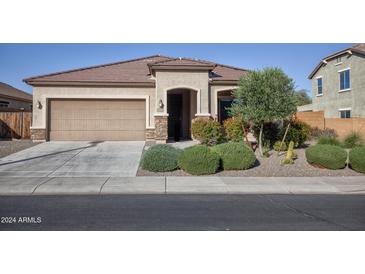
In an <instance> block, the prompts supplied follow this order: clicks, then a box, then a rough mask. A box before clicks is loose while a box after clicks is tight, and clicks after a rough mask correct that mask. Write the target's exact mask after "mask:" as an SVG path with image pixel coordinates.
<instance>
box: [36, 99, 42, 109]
mask: <svg viewBox="0 0 365 274" xmlns="http://www.w3.org/2000/svg"><path fill="white" fill-rule="evenodd" d="M37 108H38V109H41V108H42V104H41V102H39V101H37Z"/></svg>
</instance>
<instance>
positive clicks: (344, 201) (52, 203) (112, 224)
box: [0, 194, 365, 231]
mask: <svg viewBox="0 0 365 274" xmlns="http://www.w3.org/2000/svg"><path fill="white" fill-rule="evenodd" d="M364 212H365V195H333V194H332V195H284V194H282V195H103V196H94V195H93V196H1V197H0V216H1V223H0V230H61V231H62V230H163V231H166V230H173V231H185V230H221V231H227V230H364V229H365V213H364Z"/></svg>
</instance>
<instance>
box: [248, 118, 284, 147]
mask: <svg viewBox="0 0 365 274" xmlns="http://www.w3.org/2000/svg"><path fill="white" fill-rule="evenodd" d="M252 129H253V134H254V136H255V138H256V140H258V139H259V134H260V125H258V124H257V125H254V126H253V128H252ZM279 131H280V130H279V125H278V124H277V123H265V124H264V130H263V134H262V143H263V144H266V145H268V146H269V147H272V146H273V145H274V143H275V142H276V141H277V140H278V139H279V138H278V134H279Z"/></svg>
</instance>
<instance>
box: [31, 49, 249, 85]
mask: <svg viewBox="0 0 365 274" xmlns="http://www.w3.org/2000/svg"><path fill="white" fill-rule="evenodd" d="M161 65H167V66H207V67H208V66H212V69H213V71H212V75H213V76H214V77H212V81H216V80H222V81H226V80H230V81H238V80H239V78H240V77H241V76H242V75H244V74H245V73H246V72H247V70H245V69H242V68H234V67H230V66H225V65H220V64H216V63H214V62H209V61H204V60H196V59H190V58H172V57H167V56H161V55H153V56H148V57H143V58H138V59H133V60H128V61H122V62H116V63H111V64H104V65H98V66H93V67H86V68H80V69H74V70H68V71H63V72H58V73H52V74H47V75H41V76H35V77H31V78H27V79H25V80H24V81H25V82H26V83H28V84H30V85H33V84H37V83H42V82H43V83H44V82H47V83H52V82H79V83H80V82H81V83H87V82H89V83H126V84H128V83H146V84H151V85H153V84H154V82H155V80H154V79H153V78H152V77H151V75H150V70H149V68H150V66H161Z"/></svg>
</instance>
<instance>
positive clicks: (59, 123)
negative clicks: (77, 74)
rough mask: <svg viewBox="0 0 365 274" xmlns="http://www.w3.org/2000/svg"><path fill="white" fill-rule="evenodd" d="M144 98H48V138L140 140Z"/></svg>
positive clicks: (143, 127) (143, 118) (144, 109)
mask: <svg viewBox="0 0 365 274" xmlns="http://www.w3.org/2000/svg"><path fill="white" fill-rule="evenodd" d="M145 129H146V101H145V100H139V99H105V100H104V99H95V100H94V99H50V100H49V102H48V138H49V140H57V141H143V140H145Z"/></svg>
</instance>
